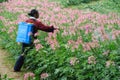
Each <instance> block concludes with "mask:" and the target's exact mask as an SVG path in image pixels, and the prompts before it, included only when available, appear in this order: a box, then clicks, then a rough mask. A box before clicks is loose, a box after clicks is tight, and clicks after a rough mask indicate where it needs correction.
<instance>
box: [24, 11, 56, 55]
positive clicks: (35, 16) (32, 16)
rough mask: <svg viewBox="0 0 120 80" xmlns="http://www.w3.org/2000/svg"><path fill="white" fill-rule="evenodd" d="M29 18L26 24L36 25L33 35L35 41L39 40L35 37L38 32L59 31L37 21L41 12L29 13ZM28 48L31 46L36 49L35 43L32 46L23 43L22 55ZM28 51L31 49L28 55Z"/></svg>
mask: <svg viewBox="0 0 120 80" xmlns="http://www.w3.org/2000/svg"><path fill="white" fill-rule="evenodd" d="M28 16H29V19H28V20H26V21H25V22H27V23H32V24H34V28H33V33H32V35H33V36H32V37H33V39H37V37H36V36H35V33H37V32H38V30H42V31H45V32H52V33H53V32H54V30H56V29H57V28H54V27H53V26H47V25H44V24H43V23H42V22H40V21H39V20H37V19H38V18H39V12H38V10H36V9H32V10H31V11H30V13H28ZM27 46H30V47H31V48H33V47H34V45H33V42H32V43H31V44H30V45H28V44H25V43H22V53H23V52H24V51H25V47H27ZM31 48H30V49H31ZM28 51H29V49H28V50H27V51H26V52H25V53H27V52H28Z"/></svg>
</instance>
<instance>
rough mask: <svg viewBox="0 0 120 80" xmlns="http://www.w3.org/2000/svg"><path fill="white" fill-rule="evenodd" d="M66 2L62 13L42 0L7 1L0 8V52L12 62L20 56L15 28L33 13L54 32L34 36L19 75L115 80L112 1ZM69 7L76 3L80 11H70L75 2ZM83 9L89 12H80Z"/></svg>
mask: <svg viewBox="0 0 120 80" xmlns="http://www.w3.org/2000/svg"><path fill="white" fill-rule="evenodd" d="M65 1H67V0H65ZM68 1H69V4H68V3H66V5H67V6H68V7H69V8H67V9H66V8H61V7H59V4H56V3H54V2H49V1H47V0H39V1H38V0H33V1H31V0H20V1H16V0H11V1H9V2H7V3H6V4H2V6H3V7H2V9H0V38H1V41H0V46H2V48H4V49H6V50H8V51H9V52H10V53H11V54H12V55H13V58H15V59H17V57H18V55H19V54H20V50H21V44H19V43H16V35H17V29H18V27H17V26H18V23H19V22H21V21H25V20H26V19H27V16H26V14H27V13H28V12H29V11H30V9H32V8H37V9H38V10H39V11H40V18H39V19H40V20H41V21H42V22H43V23H45V24H47V25H54V26H55V27H58V28H59V29H60V30H57V31H55V32H54V33H45V32H43V31H39V33H37V36H38V39H37V40H35V41H34V43H35V44H36V47H35V48H34V49H32V50H31V51H30V52H29V54H28V55H27V56H26V61H25V64H24V69H25V70H30V71H32V72H33V73H34V74H35V75H36V76H35V78H34V79H32V78H31V79H32V80H35V79H36V80H38V78H41V80H43V79H45V80H119V79H120V62H119V61H120V36H119V35H120V18H119V14H118V12H119V10H118V8H119V4H118V6H115V4H117V3H118V1H117V0H114V2H115V3H113V2H109V1H108V0H101V1H104V2H103V3H101V1H99V0H98V1H97V2H96V3H95V1H92V0H88V1H90V2H89V3H87V4H85V3H86V2H83V1H85V0H68ZM70 1H81V2H79V4H80V5H84V6H83V7H81V6H80V5H78V6H71V5H73V4H75V5H76V3H77V2H74V3H73V2H71V3H70ZM111 1H113V0H111ZM92 3H94V5H91V4H92ZM77 4H78V3H77ZM109 4H110V5H109ZM113 4H114V6H111V5H113ZM28 6H29V7H28ZM99 6H100V7H99ZM102 6H103V7H102ZM105 6H106V7H105ZM108 6H109V7H108ZM71 7H72V8H73V7H74V8H77V9H71ZM114 7H115V8H114ZM113 8H114V9H113ZM78 9H82V10H78ZM86 9H91V10H93V11H89V12H87V11H86V12H85V10H86ZM95 11H97V12H95ZM114 11H115V13H113V12H114ZM103 13H106V14H103Z"/></svg>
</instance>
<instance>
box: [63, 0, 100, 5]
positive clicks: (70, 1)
mask: <svg viewBox="0 0 120 80" xmlns="http://www.w3.org/2000/svg"><path fill="white" fill-rule="evenodd" d="M92 1H98V0H61V4H63V5H64V6H70V5H78V4H81V3H89V2H92Z"/></svg>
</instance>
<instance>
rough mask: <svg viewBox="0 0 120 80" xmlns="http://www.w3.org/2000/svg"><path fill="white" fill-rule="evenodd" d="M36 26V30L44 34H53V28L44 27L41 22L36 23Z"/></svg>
mask: <svg viewBox="0 0 120 80" xmlns="http://www.w3.org/2000/svg"><path fill="white" fill-rule="evenodd" d="M37 24H38V29H39V30H42V31H45V32H54V27H53V26H46V25H44V24H43V23H41V22H37Z"/></svg>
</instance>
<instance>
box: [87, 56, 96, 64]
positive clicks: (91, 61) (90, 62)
mask: <svg viewBox="0 0 120 80" xmlns="http://www.w3.org/2000/svg"><path fill="white" fill-rule="evenodd" d="M88 63H89V64H96V59H95V57H94V56H89V57H88Z"/></svg>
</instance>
